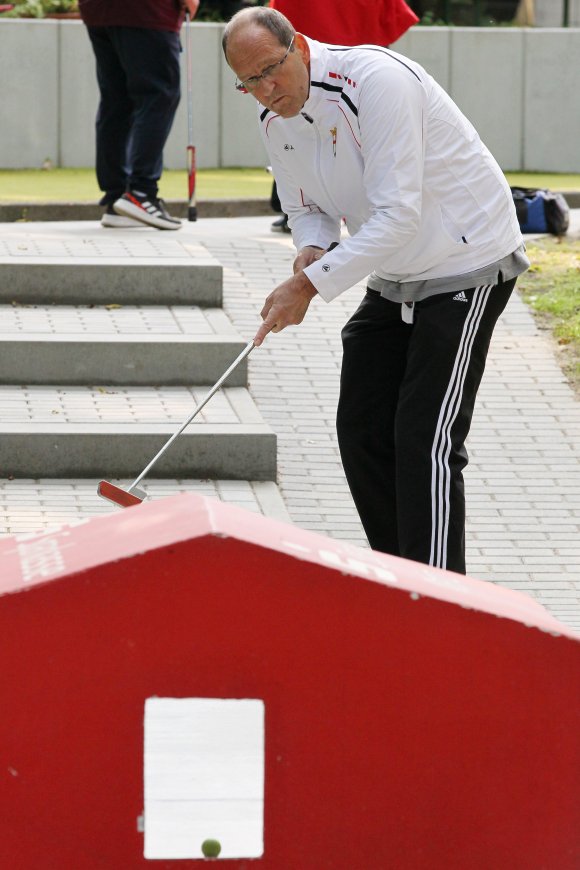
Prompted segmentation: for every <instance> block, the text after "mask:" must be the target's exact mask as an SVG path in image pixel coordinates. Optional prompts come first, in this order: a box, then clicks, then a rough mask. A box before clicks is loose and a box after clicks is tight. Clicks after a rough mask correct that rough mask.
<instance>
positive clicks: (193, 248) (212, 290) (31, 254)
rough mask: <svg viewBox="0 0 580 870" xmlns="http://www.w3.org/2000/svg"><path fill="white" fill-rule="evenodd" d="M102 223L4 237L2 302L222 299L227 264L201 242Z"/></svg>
mask: <svg viewBox="0 0 580 870" xmlns="http://www.w3.org/2000/svg"><path fill="white" fill-rule="evenodd" d="M100 229H101V232H100V233H99V235H98V236H97V235H95V233H94V232H93V233H92V234H91V233H89V232H87V233H86V234H83V233H82V231H80V230H79V231H77V233H76V235H71V236H70V237H69V238H67V239H62V238H50V237H48V238H39V237H32V236H30V237H28V236H26V235H23V236H18V237H14V238H8V239H4V240H0V270H1V274H2V280H1V282H0V302H14V301H16V302H20V303H32V304H34V303H40V304H43V303H47V302H52V303H53V304H58V305H82V304H86V303H89V302H90V303H93V304H101V303H119V304H131V305H155V304H160V303H163V304H165V305H188V304H189V305H193V304H197V305H203V306H219V305H221V303H222V267H221V265H220V264H219V263H218V262H217V260H215V259H214V258H213V257H211V256H210V255H209V254H208V252H207V250H206V249H205V248H203V247H202V246H201V245H199V244H197V243H195V242H192V241H191V240H189V241H187V242H186V241H184V242H180V241H179V240H174V239H166V238H164V239H161V240H160V239H159V238H158V237H157V236H158V235H159V233H158V231H155V230H148V229H145V230H143V231H142V230H140V229H137V230H135V231H134V233H133V235H131V236H127V233H125V234H124V235H123V237H122V238H121V237H120V236H116V237H115V235H114V233H115V231H114V230H112V231H109V233H108V232H107V231H106V230H103V229H102V228H100ZM110 233H112V234H113V235H110ZM155 233H157V235H154V234H155Z"/></svg>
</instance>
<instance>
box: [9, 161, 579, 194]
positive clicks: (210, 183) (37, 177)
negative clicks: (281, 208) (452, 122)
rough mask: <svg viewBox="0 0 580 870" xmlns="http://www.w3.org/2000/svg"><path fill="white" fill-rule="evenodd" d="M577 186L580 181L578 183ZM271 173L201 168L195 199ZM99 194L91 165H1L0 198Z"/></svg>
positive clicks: (180, 186) (258, 185)
mask: <svg viewBox="0 0 580 870" xmlns="http://www.w3.org/2000/svg"><path fill="white" fill-rule="evenodd" d="M579 186H580V184H579ZM271 187H272V176H271V175H270V173H269V172H267V171H266V168H264V169H239V168H236V167H234V168H232V169H200V170H198V172H197V190H196V193H197V198H198V199H257V198H262V197H263V198H267V197H269V196H270V190H271ZM160 194H161V196H162V197H163V198H164V199H187V173H186V171H185V169H184V170H180V171H178V170H169V169H168V170H166V171H165V172H164V173H163V176H162V178H161V183H160ZM101 196H102V194H101V192H100V191H99V188H98V187H97V180H96V178H95V171H94V169H48V170H42V169H0V202H3V203H11V202H18V203H20V202H23V203H27V202H31V203H34V202H96V201H98V200H99V199H100V198H101Z"/></svg>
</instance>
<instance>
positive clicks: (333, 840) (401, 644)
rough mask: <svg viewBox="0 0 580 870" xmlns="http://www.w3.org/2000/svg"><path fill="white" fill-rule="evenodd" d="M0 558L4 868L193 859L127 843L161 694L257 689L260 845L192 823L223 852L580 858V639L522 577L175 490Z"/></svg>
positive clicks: (232, 693)
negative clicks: (152, 711) (447, 568)
mask: <svg viewBox="0 0 580 870" xmlns="http://www.w3.org/2000/svg"><path fill="white" fill-rule="evenodd" d="M0 565H1V566H2V572H1V581H0V637H1V638H2V640H1V643H0V673H1V674H2V678H1V690H0V704H1V709H2V716H1V718H0V747H1V752H2V761H3V764H2V776H1V779H0V782H1V786H0V788H1V800H2V806H3V808H4V819H5V825H4V831H3V835H2V837H1V838H0V866H2V867H9V868H10V870H32V868H37V867H38V868H42V870H62V868H73V867H74V868H82V870H93V868H94V870H96V868H103V867H106V868H107V870H133V868H144V867H147V866H151V865H152V866H154V867H158V868H175V870H178V868H183V867H184V866H190V865H191V866H198V864H199V861H202V860H204V859H203V857H202V853H201V851H200V857H199V859H192V860H173V859H160V860H156V861H155V862H154V863H153V864H152V861H151V860H149V859H148V858H145V857H144V839H143V833H142V831H141V830H140V828H141V827H142V824H140V822H139V820H140V818H141V816H142V812H143V806H144V785H143V768H144V750H143V729H144V710H145V707H146V704H148V703H151V699H156V698H168V699H182V700H185V699H198V700H201V701H203V700H204V699H208V700H209V699H232V700H235V699H257V700H259V701H260V702H261V703H263V709H264V722H265V730H264V780H265V783H264V784H265V788H264V815H263V835H264V848H263V854H262V855H261V857H256V858H255V859H254V860H251V861H250V860H249V859H247V858H239V859H232V858H228V847H227V838H225V837H223V836H222V835H221V834H220V831H214V830H211V831H208V832H207V836H208V838H215V839H216V840H218V841H219V843H220V846H221V848H222V851H221V854H220V857H219V858H217V859H215V860H217V861H222V860H223V861H229V864H228V866H230V867H232V868H236V870H241V868H250V867H254V866H255V867H256V868H260V870H261V868H264V870H321V868H323V867H328V868H338V870H386V868H397V870H426V868H428V870H450V868H461V870H490V868H493V870H535V868H538V870H539V868H541V867H546V868H554V870H555V868H557V870H573V868H574V870H575V868H576V867H578V844H579V840H578V799H579V796H580V793H579V777H578V762H579V741H578V733H579V728H578V726H579V722H580V715H579V712H580V711H579V699H578V685H579V676H580V646H579V644H578V638H576V637H575V636H574V635H573V634H572V633H571V632H570V631H569V630H568V629H566V628H565V627H564V626H563V625H561V624H560V623H558V622H557V621H556V620H555V619H553V618H552V617H551V616H549V614H548V613H547V612H546V611H545V610H544V609H543V608H542V607H541V606H540V605H538V604H537V603H535V602H534V601H532V600H531V599H530V598H528V597H527V596H524V595H521V594H519V593H516V592H511V591H509V590H506V589H502V588H499V587H496V586H493V585H492V584H489V583H483V582H479V581H475V580H471V579H469V578H465V577H461V576H458V575H454V574H451V573H447V572H443V571H439V570H435V569H431V568H429V567H427V566H424V565H418V564H416V563H412V562H408V561H404V560H401V559H396V558H391V557H387V556H384V555H381V554H378V553H374V552H372V551H368V550H363V549H358V548H355V547H352V546H349V545H346V544H342V543H339V542H336V541H332V540H330V539H328V538H325V537H322V536H319V535H315V534H312V533H309V532H304V531H300V530H298V529H296V528H294V527H292V526H289V525H286V524H282V523H278V522H274V521H272V520H268V519H265V518H263V517H260V516H256V515H254V514H251V513H248V512H246V511H242V510H240V509H237V508H234V507H231V506H226V505H224V504H221V503H219V502H216V501H212V500H210V499H204V498H201V497H199V496H194V495H181V496H175V497H172V498H168V499H164V500H160V501H157V502H153V503H150V504H143V505H140V506H139V507H137V508H129V509H128V510H125V511H122V512H118V513H115V514H114V515H108V516H105V517H100V518H97V519H94V520H90V521H88V522H85V523H81V524H78V525H74V526H67V527H63V528H61V529H59V530H57V531H53V532H50V533H47V534H40V535H29V536H26V537H18V538H17V537H11V538H6V539H4V540H2V541H0ZM194 815H195V807H193V816H194ZM209 860H214V859H209Z"/></svg>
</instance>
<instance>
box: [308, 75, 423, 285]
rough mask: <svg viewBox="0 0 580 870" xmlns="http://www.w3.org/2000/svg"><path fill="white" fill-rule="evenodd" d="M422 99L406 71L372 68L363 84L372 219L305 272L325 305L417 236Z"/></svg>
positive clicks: (419, 88) (366, 171) (360, 114)
mask: <svg viewBox="0 0 580 870" xmlns="http://www.w3.org/2000/svg"><path fill="white" fill-rule="evenodd" d="M424 99H425V90H424V86H423V84H422V82H421V81H420V80H418V79H417V78H416V77H415V76H414V75H413V74H412V73H411V72H410V71H409V70H408V69H404V68H402V69H401V70H400V71H399V70H398V69H392V68H391V67H387V66H386V65H385V64H377V66H376V67H375V68H374V69H373V70H372V71H371V72H370V73H369V74H368V75H367V77H366V79H365V80H364V81H363V84H362V87H361V92H360V98H359V107H358V120H359V128H360V134H361V150H362V157H363V163H364V171H363V185H364V191H365V196H366V198H367V200H368V202H369V204H370V208H371V216H370V217H369V219H368V220H367V221H366V222H365V223H364V224H363V225H362V227H361V228H360V230H359V231H358V232H357V233H355V234H354V235H353V236H351V237H350V238H347V239H344V240H343V241H342V242H341V244H340V246H339V247H338V248H336V249H335V250H334V251H332V253H330V254H327V255H325V256H324V257H322V258H321V259H320V260H317V261H316V262H315V263H313V264H312V265H311V266H308V267H307V268H306V269H305V270H304V271H305V274H306V275H307V276H308V278H309V279H310V281H312V283H313V284H314V286H315V287H316V290H317V291H318V293H319V294H320V296H322V298H323V299H324V300H325V301H327V302H330V301H331V300H332V299H334V298H335V297H336V296H338V295H339V294H340V293H342V292H344V291H345V290H347V289H348V288H349V287H352V286H353V285H354V284H356V283H357V282H358V281H360V280H361V279H363V278H365V277H366V276H367V275H369V274H370V273H371V272H372V271H373V270H374V269H376V268H378V267H379V266H381V265H384V264H385V263H388V260H389V255H390V254H391V253H394V252H396V251H398V249H399V248H400V247H401V246H403V245H405V244H407V243H408V242H410V241H411V239H412V238H413V237H414V236H415V234H416V233H417V230H418V228H419V224H420V218H421V196H422V181H423V165H424V135H423V106H424Z"/></svg>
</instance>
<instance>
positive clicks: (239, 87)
mask: <svg viewBox="0 0 580 870" xmlns="http://www.w3.org/2000/svg"><path fill="white" fill-rule="evenodd" d="M293 45H294V36H293V37H292V39H291V40H290V45H289V46H288V48H287V49H286V54H285V55H284V57H283V58H282V60H277V61H276V63H272V64H270V66H267V67H266V69H265V70H264V71H263V72H262V73H260V75H259V76H250V77H249V78H247V79H245V80H244V81H243V82H239V81H238V80H237V79H236V91H239V92H240V94H247V93H252V91H255V90H256V89H257V88H259V87H260V85H261V83H262V81H263V80H264V79H269V78H271V77H272V76H273V75H274V73H275V72H276V70H277V68H278V67H279V66H282V64H283V63H284V61H285V60H286V58H287V57H288V55H289V54H290V52H291V51H292V46H293Z"/></svg>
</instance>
